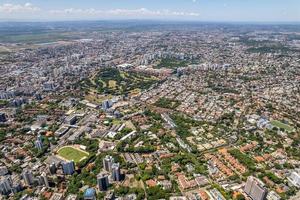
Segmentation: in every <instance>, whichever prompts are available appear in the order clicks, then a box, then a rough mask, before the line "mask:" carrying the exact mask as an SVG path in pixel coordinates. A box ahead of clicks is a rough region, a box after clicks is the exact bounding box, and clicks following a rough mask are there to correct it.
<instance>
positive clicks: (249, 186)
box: [244, 176, 268, 200]
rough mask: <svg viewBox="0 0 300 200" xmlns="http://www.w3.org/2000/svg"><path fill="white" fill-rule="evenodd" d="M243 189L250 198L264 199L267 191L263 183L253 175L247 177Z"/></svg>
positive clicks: (254, 199)
mask: <svg viewBox="0 0 300 200" xmlns="http://www.w3.org/2000/svg"><path fill="white" fill-rule="evenodd" d="M244 191H245V192H246V194H247V195H249V197H250V198H251V199H252V200H264V199H266V196H267V193H268V190H267V189H266V188H265V187H264V184H263V183H262V182H261V181H260V180H258V179H257V178H255V177H253V176H249V177H248V179H247V182H246V185H245V188H244Z"/></svg>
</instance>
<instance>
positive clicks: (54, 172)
mask: <svg viewBox="0 0 300 200" xmlns="http://www.w3.org/2000/svg"><path fill="white" fill-rule="evenodd" d="M56 170H57V168H56V165H55V163H52V164H50V165H49V171H50V173H51V174H52V175H53V174H56Z"/></svg>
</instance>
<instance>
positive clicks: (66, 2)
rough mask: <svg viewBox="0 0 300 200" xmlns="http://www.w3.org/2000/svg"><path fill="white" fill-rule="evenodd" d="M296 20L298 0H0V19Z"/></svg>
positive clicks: (299, 16)
mask: <svg viewBox="0 0 300 200" xmlns="http://www.w3.org/2000/svg"><path fill="white" fill-rule="evenodd" d="M101 19H159V20H195V21H238V22H239V21H249V22H272V21H293V22H300V0H0V20H17V21H18V20H42V21H43V20H53V21H56V20H101Z"/></svg>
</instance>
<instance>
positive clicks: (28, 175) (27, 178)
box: [22, 170, 34, 186]
mask: <svg viewBox="0 0 300 200" xmlns="http://www.w3.org/2000/svg"><path fill="white" fill-rule="evenodd" d="M22 177H23V179H24V182H25V184H26V185H27V186H31V185H33V183H34V177H33V174H32V172H31V171H29V170H25V171H24V172H23V173H22Z"/></svg>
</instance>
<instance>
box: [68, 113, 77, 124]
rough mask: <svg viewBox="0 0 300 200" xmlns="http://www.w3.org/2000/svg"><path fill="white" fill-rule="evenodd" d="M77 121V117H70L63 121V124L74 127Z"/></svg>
mask: <svg viewBox="0 0 300 200" xmlns="http://www.w3.org/2000/svg"><path fill="white" fill-rule="evenodd" d="M76 121H77V116H76V115H70V116H68V117H67V118H66V119H65V123H66V124H69V125H74V124H76Z"/></svg>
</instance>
